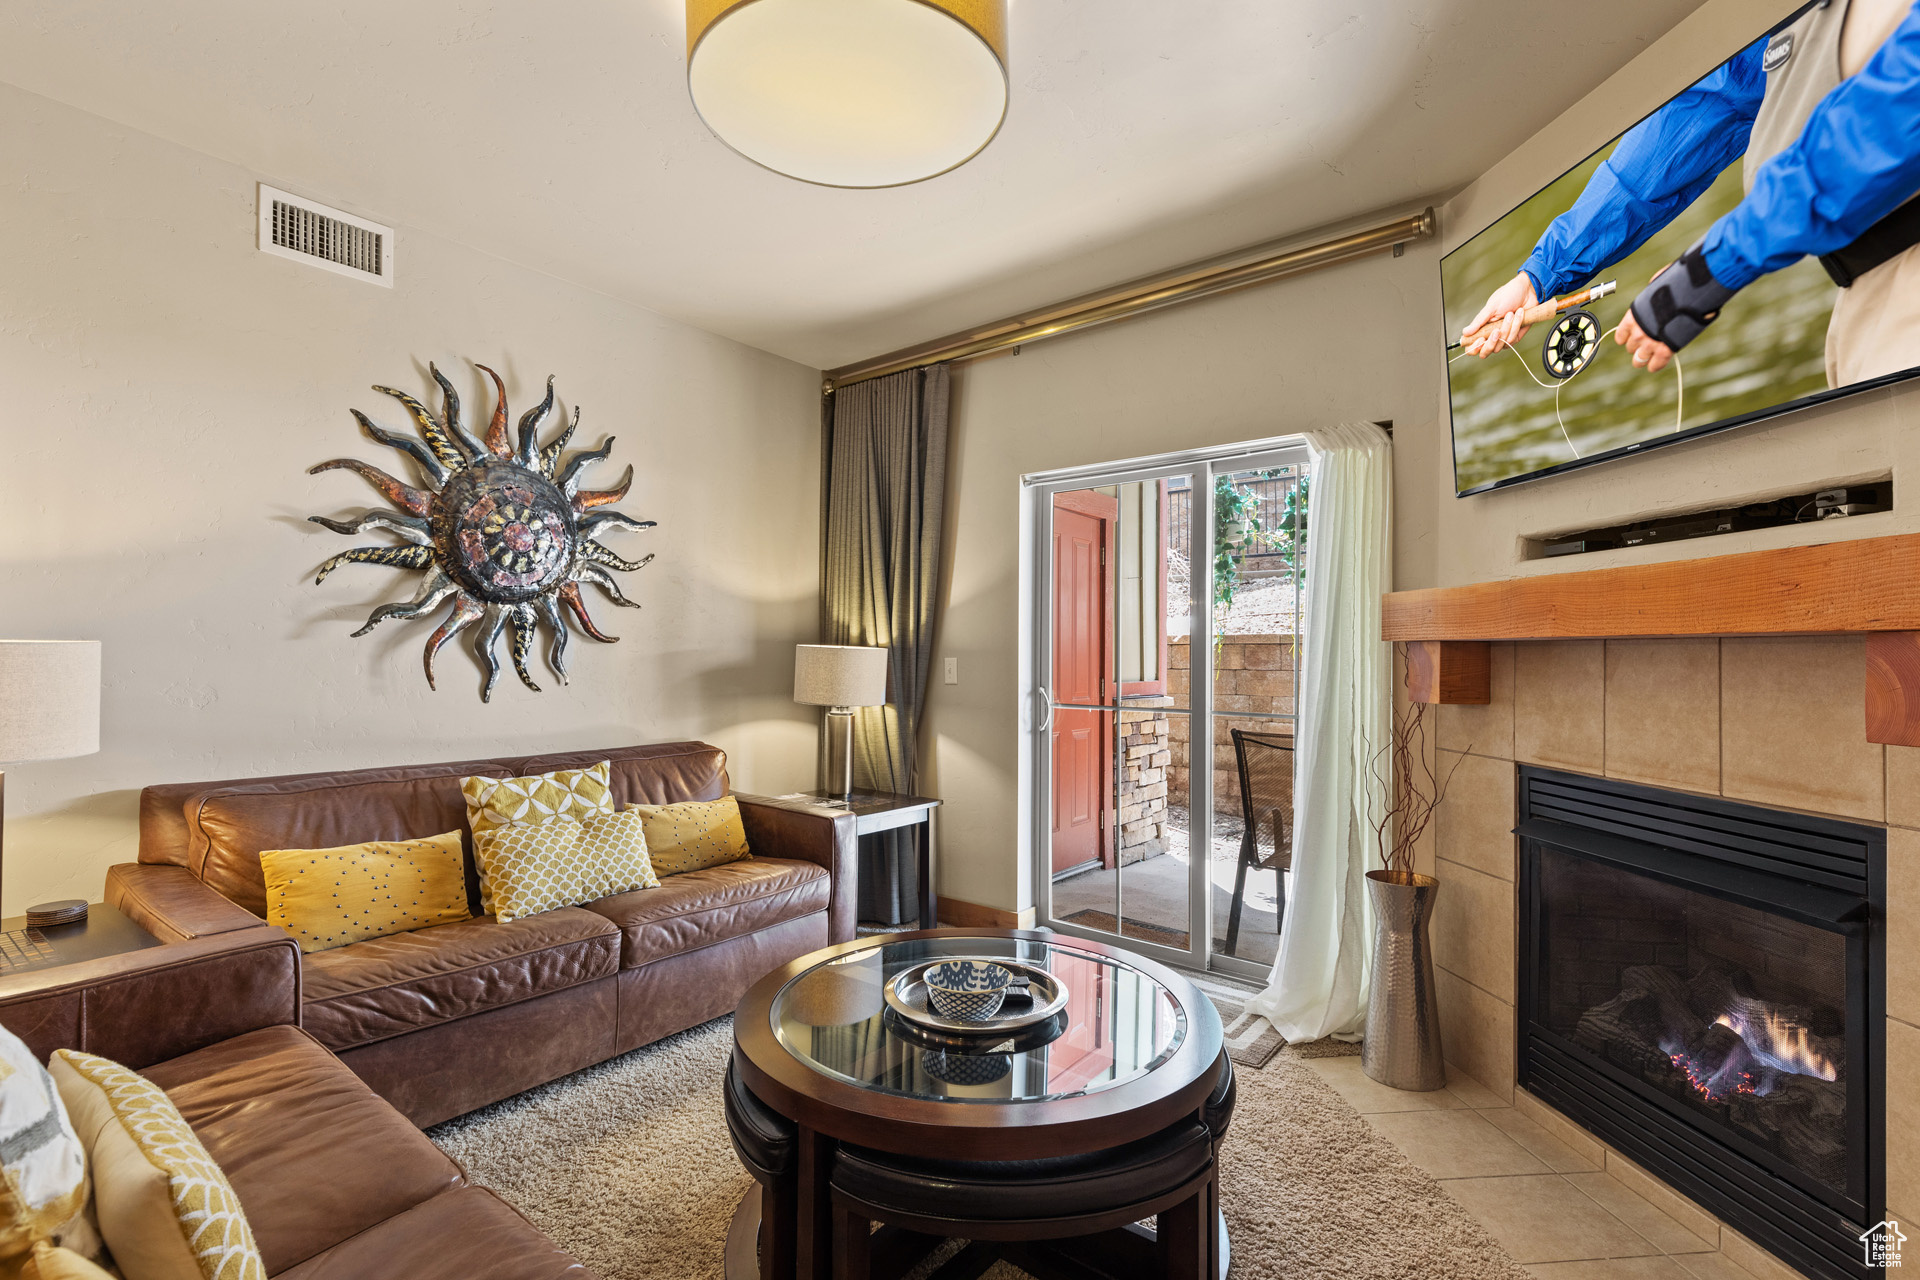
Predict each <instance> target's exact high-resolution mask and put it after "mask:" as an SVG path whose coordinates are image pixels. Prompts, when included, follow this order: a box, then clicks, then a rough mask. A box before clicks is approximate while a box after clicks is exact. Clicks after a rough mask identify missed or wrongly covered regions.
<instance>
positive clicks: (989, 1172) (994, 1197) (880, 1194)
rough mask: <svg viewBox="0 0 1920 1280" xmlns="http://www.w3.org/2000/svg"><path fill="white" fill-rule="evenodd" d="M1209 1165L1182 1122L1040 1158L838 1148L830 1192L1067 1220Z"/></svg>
mask: <svg viewBox="0 0 1920 1280" xmlns="http://www.w3.org/2000/svg"><path fill="white" fill-rule="evenodd" d="M1212 1161H1213V1135H1212V1134H1211V1133H1209V1132H1208V1131H1207V1128H1206V1126H1204V1125H1201V1124H1198V1123H1195V1122H1194V1121H1192V1120H1182V1121H1180V1122H1178V1123H1177V1124H1173V1125H1170V1126H1168V1127H1167V1128H1165V1129H1162V1130H1161V1131H1160V1132H1159V1133H1156V1134H1153V1135H1151V1136H1149V1137H1145V1138H1141V1139H1140V1140H1139V1141H1137V1142H1129V1143H1127V1144H1126V1145H1125V1146H1122V1147H1114V1148H1112V1149H1111V1150H1107V1151H1095V1152H1091V1153H1089V1154H1087V1155H1076V1156H1053V1157H1050V1158H1048V1159H1042V1160H933V1159H925V1158H921V1157H917V1156H899V1155H891V1154H889V1153H887V1152H882V1151H869V1150H867V1149H866V1148H864V1147H854V1146H844V1147H841V1148H840V1149H839V1150H838V1151H836V1152H835V1153H834V1157H833V1189H834V1190H835V1191H844V1192H846V1193H847V1194H848V1195H851V1196H852V1197H853V1198H855V1199H856V1200H860V1201H864V1202H865V1203H867V1204H870V1205H874V1206H876V1207H877V1208H880V1209H886V1210H893V1211H895V1212H899V1213H902V1214H914V1215H918V1216H921V1217H927V1218H946V1219H951V1220H957V1221H971V1222H1001V1221H1007V1220H1011V1219H1030V1218H1070V1217H1076V1216H1078V1215H1081V1214H1087V1213H1097V1212H1100V1211H1103V1210H1107V1209H1118V1208H1122V1207H1124V1206H1126V1205H1130V1204H1138V1203H1142V1202H1145V1201H1148V1200H1152V1199H1154V1198H1155V1197H1157V1196H1161V1195H1165V1194H1167V1193H1168V1192H1171V1191H1174V1190H1177V1189H1178V1188H1180V1187H1181V1186H1184V1185H1185V1184H1186V1183H1187V1182H1188V1181H1190V1180H1191V1179H1193V1178H1195V1177H1197V1176H1198V1175H1200V1174H1201V1173H1203V1172H1205V1171H1206V1168H1207V1166H1208V1165H1209V1164H1211V1163H1212Z"/></svg>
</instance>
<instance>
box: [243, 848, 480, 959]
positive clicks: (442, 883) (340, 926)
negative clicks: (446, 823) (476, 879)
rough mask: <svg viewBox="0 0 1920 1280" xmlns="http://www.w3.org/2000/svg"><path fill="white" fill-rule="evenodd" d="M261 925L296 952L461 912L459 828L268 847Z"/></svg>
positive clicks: (458, 916) (463, 886) (448, 920)
mask: <svg viewBox="0 0 1920 1280" xmlns="http://www.w3.org/2000/svg"><path fill="white" fill-rule="evenodd" d="M260 871H261V874H262V875H263V876H265V878H266V881H267V923H268V924H277V925H279V926H280V927H281V928H282V929H285V930H286V931H287V932H288V933H290V934H292V935H293V936H294V938H295V939H296V940H298V941H299V943H300V950H302V951H326V950H328V949H330V948H332V947H344V946H346V945H347V944H348V943H349V942H361V941H364V940H365V939H367V938H384V937H386V936H387V935H388V934H390V933H405V932H407V931H408V930H409V929H425V928H427V927H428V926H429V925H436V924H458V923H459V922H460V921H462V920H465V919H467V918H468V914H467V870H466V860H465V859H464V858H463V857H462V856H461V852H460V833H459V832H458V831H449V832H448V833H447V834H446V835H443V836H433V837H432V838H430V839H427V840H374V841H369V842H368V843H366V844H349V845H343V846H341V847H340V848H338V849H269V850H267V851H266V852H264V853H262V854H261V855H260Z"/></svg>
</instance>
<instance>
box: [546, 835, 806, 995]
mask: <svg viewBox="0 0 1920 1280" xmlns="http://www.w3.org/2000/svg"><path fill="white" fill-rule="evenodd" d="M832 888H833V882H832V877H830V876H829V875H828V874H827V872H826V869H825V868H824V867H820V866H817V865H815V864H814V863H811V862H795V861H792V860H791V859H788V858H748V859H745V860H743V861H740V862H729V863H727V864H726V865H725V866H720V867H707V868H705V869H704V870H700V871H688V872H685V873H683V874H681V875H677V876H662V877H661V879H660V887H659V888H658V889H636V890H634V891H633V892H632V893H620V894H615V895H614V896H613V897H611V898H602V899H600V900H599V901H598V902H589V903H587V904H586V905H585V906H584V907H583V908H582V910H586V911H591V912H594V913H596V914H598V915H601V916H604V917H605V918H606V919H608V920H610V921H612V922H613V923H614V924H615V925H616V926H618V927H619V930H620V966H621V968H623V969H634V968H638V967H639V966H641V965H643V964H646V963H648V962H649V961H652V960H659V959H663V958H664V957H666V956H677V955H681V954H683V953H685V952H688V951H698V950H699V949H700V948H702V947H710V946H712V945H713V944H714V943H716V942H725V941H726V940H727V939H729V938H737V937H739V936H741V935H742V934H746V933H752V932H754V931H756V930H759V929H765V928H768V927H770V926H772V925H776V924H784V923H785V922H787V921H788V920H797V919H799V918H800V917H802V916H806V915H811V914H813V913H814V912H816V911H825V910H826V909H827V901H828V898H829V897H830V895H831V892H832Z"/></svg>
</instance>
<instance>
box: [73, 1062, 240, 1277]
mask: <svg viewBox="0 0 1920 1280" xmlns="http://www.w3.org/2000/svg"><path fill="white" fill-rule="evenodd" d="M52 1069H53V1078H54V1082H55V1083H56V1084H58V1085H59V1087H60V1097H61V1099H62V1100H63V1101H64V1102H65V1103H66V1104H67V1112H68V1114H69V1115H71V1116H72V1117H73V1127H74V1129H75V1130H76V1131H77V1132H78V1133H79V1135H80V1140H81V1141H82V1142H83V1143H85V1144H86V1148H87V1163H88V1165H90V1166H91V1168H92V1171H93V1199H94V1206H95V1208H96V1210H97V1211H98V1213H99V1217H100V1234H101V1235H103V1236H105V1237H106V1241H107V1248H108V1249H109V1250H111V1251H112V1253H113V1261H114V1265H115V1266H117V1267H118V1268H119V1269H120V1271H121V1273H122V1274H124V1275H126V1276H128V1277H132V1278H137V1280H266V1275H267V1269H266V1267H265V1266H264V1265H263V1264H262V1263H261V1261H260V1249H259V1246H258V1245H256V1244H255V1243H254V1240H253V1230H252V1228H250V1227H249V1226H248V1225H247V1215H246V1213H245V1212H244V1211H243V1210H242V1209H241V1207H240V1197H239V1196H237V1195H235V1194H234V1192H233V1187H232V1185H231V1184H230V1183H228V1181H227V1175H226V1174H224V1173H222V1172H220V1166H219V1165H217V1164H215V1163H214V1161H213V1157H212V1156H210V1155H208V1154H207V1149H206V1148H205V1147H203V1146H201V1145H200V1139H199V1138H197V1137H195V1136H194V1132H193V1129H192V1128H191V1127H189V1126H188V1124H187V1122H186V1121H185V1120H183V1119H182V1118H181V1116H180V1113H179V1111H177V1110H175V1108H174V1105H173V1102H172V1100H171V1099H169V1098H168V1097H167V1095H166V1094H165V1093H164V1092H162V1091H161V1089H160V1086H158V1085H156V1084H154V1083H153V1082H152V1081H151V1080H148V1079H146V1078H145V1077H143V1076H138V1075H135V1074H134V1073H133V1072H131V1071H129V1070H127V1069H126V1068H125V1067H123V1066H121V1065H120V1064H119V1063H117V1062H109V1061H108V1060H107V1059H105V1058H97V1057H95V1056H94V1055H92V1054H90V1053H75V1052H74V1051H73V1050H71V1049H61V1050H58V1051H56V1052H55V1053H54V1055H53V1063H52Z"/></svg>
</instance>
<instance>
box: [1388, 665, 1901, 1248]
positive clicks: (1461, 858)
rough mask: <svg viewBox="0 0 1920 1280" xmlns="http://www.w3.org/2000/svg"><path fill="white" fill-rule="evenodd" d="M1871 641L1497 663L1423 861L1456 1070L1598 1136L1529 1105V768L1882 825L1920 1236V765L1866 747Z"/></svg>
mask: <svg viewBox="0 0 1920 1280" xmlns="http://www.w3.org/2000/svg"><path fill="white" fill-rule="evenodd" d="M1865 643H1866V642H1865V641H1864V639H1863V638H1862V637H1861V636H1859V635H1840V636H1815V637H1806V636H1796V637H1752V638H1737V639H1736V638H1714V637H1703V638H1684V639H1617V640H1542V641H1510V642H1504V643H1496V644H1494V645H1493V646H1492V650H1491V671H1490V677H1491V679H1490V686H1491V687H1490V695H1491V696H1490V700H1489V701H1488V702H1487V703H1486V704H1484V705H1440V706H1436V707H1434V708H1433V710H1434V712H1436V713H1437V721H1436V723H1435V742H1436V745H1437V748H1438V750H1437V754H1438V757H1439V759H1438V763H1439V765H1440V767H1441V768H1442V769H1455V768H1456V766H1457V771H1456V772H1455V773H1454V775H1453V781H1452V786H1451V789H1450V791H1449V792H1448V795H1447V798H1446V801H1445V803H1444V804H1443V805H1442V806H1441V808H1440V811H1439V813H1438V815H1437V817H1436V820H1435V823H1434V827H1433V835H1432V847H1431V848H1430V849H1429V850H1426V851H1425V858H1426V859H1430V860H1431V865H1432V866H1433V869H1434V874H1436V875H1437V876H1438V877H1439V879H1440V881H1441V885H1442V887H1441V891H1440V894H1439V898H1438V902H1437V905H1436V911H1435V917H1434V924H1433V937H1434V951H1435V959H1436V962H1437V965H1438V967H1439V973H1438V975H1437V977H1438V982H1439V991H1440V1000H1441V1020H1442V1027H1443V1029H1444V1033H1445V1037H1446V1051H1447V1058H1448V1060H1449V1063H1450V1065H1451V1066H1452V1067H1453V1068H1454V1069H1455V1070H1457V1071H1460V1072H1463V1073H1464V1074H1466V1075H1468V1076H1471V1077H1472V1078H1473V1079H1474V1080H1476V1081H1478V1082H1479V1083H1480V1084H1482V1085H1484V1086H1485V1087H1486V1088H1487V1089H1489V1090H1490V1091H1492V1092H1493V1093H1494V1094H1495V1095H1496V1096H1498V1097H1499V1098H1501V1099H1502V1100H1507V1101H1512V1102H1514V1104H1515V1105H1517V1106H1525V1107H1527V1108H1528V1110H1529V1111H1530V1112H1531V1113H1534V1114H1536V1115H1538V1116H1539V1117H1540V1118H1541V1119H1542V1120H1543V1121H1546V1122H1548V1123H1549V1124H1550V1125H1551V1127H1555V1128H1559V1129H1561V1130H1562V1131H1564V1132H1569V1133H1574V1134H1581V1133H1584V1131H1583V1130H1581V1129H1580V1128H1579V1126H1577V1125H1575V1124H1574V1122H1573V1121H1571V1120H1568V1119H1566V1118H1565V1117H1564V1116H1560V1115H1558V1113H1553V1112H1550V1111H1549V1110H1548V1109H1547V1108H1545V1107H1544V1105H1543V1104H1541V1103H1539V1102H1538V1100H1535V1099H1532V1098H1529V1097H1527V1096H1525V1095H1524V1094H1521V1096H1519V1097H1518V1098H1516V1096H1515V1095H1516V1092H1517V1091H1516V1088H1515V1054H1516V1031H1515V1002H1516V992H1517V981H1516V977H1517V961H1516V945H1517V941H1516V940H1517V936H1518V929H1517V923H1518V922H1517V917H1516V912H1517V887H1516V885H1517V879H1518V867H1519V863H1518V856H1519V842H1518V840H1517V839H1516V837H1515V836H1514V834H1513V826H1514V822H1515V811H1516V796H1517V792H1516V782H1517V777H1518V768H1519V766H1520V765H1522V764H1536V765H1544V766H1548V767H1550V768H1553V769H1560V770H1566V771H1569V772H1573V773H1581V774H1588V775H1592V776H1595V777H1605V778H1614V779H1621V780H1624V781H1630V782H1637V783H1644V784H1648V785H1651V786H1656V787H1664V788H1669V789H1672V790H1676V791H1685V792H1693V793H1696V794H1701V795H1708V796H1722V797H1725V798H1728V799H1733V800H1740V801H1745V802H1750V803H1754V804H1760V805H1766V806H1771V807H1774V808H1781V809H1790V810H1795V811H1798V812H1802V813H1812V814H1819V815H1824V816H1829V817H1835V818H1843V819H1848V820H1851V821H1855V822H1863V823H1871V824H1876V825H1879V824H1884V825H1885V826H1886V827H1887V828H1888V830H1887V881H1888V890H1887V920H1888V929H1887V948H1886V957H1887V958H1886V1019H1885V1033H1886V1062H1885V1084H1886V1116H1885V1131H1884V1132H1885V1143H1884V1147H1885V1152H1886V1188H1887V1210H1888V1212H1889V1214H1891V1215H1892V1216H1894V1217H1896V1218H1898V1219H1900V1220H1901V1221H1903V1222H1906V1221H1915V1222H1920V885H1916V877H1920V748H1915V747H1901V746H1882V745H1879V744H1877V743H1873V742H1868V741H1867V740H1866V732H1865V725H1864V717H1865V712H1864V709H1863V707H1864V702H1865V696H1864V681H1865V678H1866V677H1865V674H1864V672H1865V668H1866V662H1865V655H1864V647H1865ZM1585 1141H1586V1142H1588V1143H1589V1144H1592V1143H1594V1142H1595V1139H1594V1138H1593V1137H1592V1136H1591V1135H1587V1136H1586V1137H1585ZM1676 1198H1677V1197H1676ZM1693 1211H1694V1212H1695V1213H1696V1214H1699V1213H1701V1212H1702V1211H1700V1210H1699V1209H1697V1208H1695V1209H1694V1210H1693Z"/></svg>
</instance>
